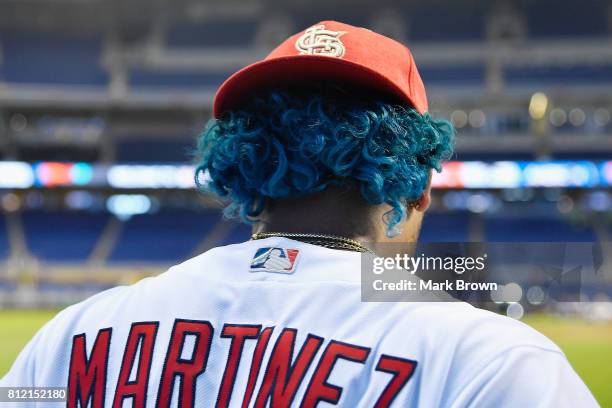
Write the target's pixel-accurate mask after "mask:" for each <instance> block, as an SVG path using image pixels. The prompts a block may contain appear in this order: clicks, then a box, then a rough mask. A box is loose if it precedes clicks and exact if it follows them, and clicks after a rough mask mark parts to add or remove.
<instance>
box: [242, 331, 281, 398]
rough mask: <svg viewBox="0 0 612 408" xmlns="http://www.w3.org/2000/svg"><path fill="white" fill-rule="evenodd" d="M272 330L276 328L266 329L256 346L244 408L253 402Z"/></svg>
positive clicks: (245, 393) (245, 392)
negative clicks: (254, 391)
mask: <svg viewBox="0 0 612 408" xmlns="http://www.w3.org/2000/svg"><path fill="white" fill-rule="evenodd" d="M272 330H274V327H266V328H265V329H263V331H262V332H261V334H260V335H259V339H257V345H256V346H255V351H254V352H253V360H252V362H251V371H249V379H248V381H247V386H246V389H245V391H244V398H243V400H242V408H248V406H249V403H250V402H251V397H252V396H253V390H254V389H255V383H256V382H257V376H258V375H259V368H260V367H261V360H263V356H264V353H265V352H266V347H267V346H268V341H270V335H271V334H272Z"/></svg>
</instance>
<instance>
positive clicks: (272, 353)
mask: <svg viewBox="0 0 612 408" xmlns="http://www.w3.org/2000/svg"><path fill="white" fill-rule="evenodd" d="M452 139H453V129H452V127H451V126H450V124H449V123H448V122H445V121H441V120H434V119H432V118H431V117H430V116H429V115H428V113H427V98H426V95H425V89H424V86H423V83H422V81H421V78H420V76H419V73H418V71H417V67H416V65H415V62H414V59H413V57H412V55H411V53H410V51H409V50H408V49H407V48H406V47H405V46H403V45H401V44H399V43H397V42H395V41H393V40H391V39H389V38H386V37H384V36H382V35H379V34H377V33H374V32H372V31H370V30H367V29H364V28H358V27H353V26H350V25H347V24H342V23H339V22H334V21H324V22H321V23H318V24H316V25H314V26H312V27H310V28H308V29H306V30H305V31H302V32H300V33H298V34H295V35H294V36H292V37H290V38H289V39H287V40H286V41H285V42H283V43H282V44H281V45H280V46H279V47H278V48H276V49H275V50H274V51H272V53H271V54H270V55H269V56H268V57H267V58H265V59H264V60H263V61H260V62H257V63H255V64H253V65H250V66H248V67H246V68H244V69H242V70H240V71H238V72H237V73H235V74H234V75H232V76H231V77H230V78H229V79H228V80H227V81H226V82H225V83H224V84H223V85H222V86H221V87H220V89H219V90H218V92H217V94H216V96H215V100H214V119H213V120H212V121H211V122H210V123H209V124H208V126H207V127H206V129H205V130H204V132H203V134H202V135H201V137H200V140H199V145H198V147H199V149H200V153H201V158H200V160H201V161H200V163H199V166H198V168H197V174H196V179H197V182H198V184H199V185H200V187H202V188H205V189H207V190H209V191H212V192H214V193H216V194H218V195H219V196H221V197H225V198H227V199H228V201H229V203H230V204H229V206H228V207H227V209H226V213H227V215H228V216H238V217H240V218H242V219H243V220H245V221H247V222H252V223H253V225H254V235H253V237H252V239H251V240H249V241H247V242H243V243H240V244H235V245H229V246H224V247H219V248H214V249H211V250H209V251H207V252H205V253H203V254H201V255H199V256H197V257H195V258H193V259H190V260H188V261H186V262H184V263H182V264H180V265H178V266H175V267H173V268H171V269H170V270H169V271H168V272H166V273H163V274H161V275H160V276H157V277H154V278H147V279H144V280H142V281H140V282H138V283H136V284H134V285H132V286H123V287H117V288H114V289H111V290H108V291H105V292H103V293H100V294H98V295H96V296H93V297H91V298H89V299H87V300H85V301H84V302H81V303H79V304H76V305H74V306H71V307H69V308H67V309H66V310H64V311H62V312H61V313H59V314H58V315H57V317H55V318H54V319H53V320H51V321H50V322H49V323H48V324H47V325H45V326H44V327H43V328H42V329H41V330H40V331H39V332H38V334H36V336H35V337H34V338H33V339H32V340H31V341H30V343H29V344H28V345H27V346H26V347H25V349H24V350H23V351H22V353H21V354H20V355H19V357H18V358H17V360H16V361H15V363H14V365H13V367H12V369H11V370H10V371H9V373H8V374H7V375H6V376H5V377H4V378H3V379H2V381H0V385H2V386H13V387H24V386H47V387H48V386H54V387H66V389H67V406H68V407H77V406H83V407H84V406H92V407H102V406H109V407H111V406H112V407H122V406H124V404H125V405H131V406H133V407H145V406H148V407H153V406H156V407H167V406H179V407H191V406H198V407H228V406H232V407H266V406H270V407H289V406H295V407H306V408H310V407H315V406H320V407H323V406H333V405H338V406H343V407H388V406H397V407H406V406H410V407H468V406H470V407H528V406H529V407H531V406H538V407H563V406H568V407H569V406H580V407H590V406H596V405H597V403H596V401H595V400H594V399H593V397H592V395H591V394H590V392H589V390H588V389H587V388H586V386H585V385H584V384H583V382H582V381H581V380H580V378H579V377H578V376H577V375H576V373H575V372H574V370H573V369H572V367H571V366H570V365H569V363H568V361H567V360H566V358H565V356H564V355H563V353H562V352H561V351H560V350H559V348H558V347H557V346H556V345H555V344H553V343H552V342H551V341H550V340H548V339H547V338H546V337H544V336H542V335H541V334H539V333H537V332H536V331H534V330H533V329H531V328H529V327H527V326H526V325H524V324H522V323H520V322H518V321H515V320H511V319H508V318H505V317H502V316H498V315H496V314H494V313H490V312H487V311H484V310H480V309H476V308H474V307H472V306H470V305H468V304H465V303H461V302H380V303H374V302H361V299H360V265H361V259H362V253H364V252H368V251H369V250H370V249H369V248H368V247H367V246H366V245H365V244H364V243H365V242H415V241H416V239H417V237H418V233H419V227H420V223H421V219H422V217H423V213H424V212H425V211H426V210H427V208H428V206H429V202H430V180H431V171H432V170H433V169H435V170H438V171H439V170H440V169H441V163H442V161H443V160H445V159H447V158H448V157H449V156H450V154H451V150H452ZM176 233H180V231H177V232H176ZM22 406H23V405H22Z"/></svg>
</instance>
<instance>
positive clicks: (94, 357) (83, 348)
mask: <svg viewBox="0 0 612 408" xmlns="http://www.w3.org/2000/svg"><path fill="white" fill-rule="evenodd" d="M112 331H113V329H111V328H106V329H102V330H100V331H99V332H98V335H97V336H96V340H95V342H94V346H93V349H92V350H91V355H90V358H89V360H88V359H87V345H86V340H85V333H83V334H78V335H76V336H74V337H73V338H72V351H71V353H70V370H69V372H68V401H67V402H66V406H67V407H68V408H73V407H74V408H76V407H77V406H78V405H79V403H80V406H82V407H86V406H89V402H90V400H91V406H92V408H102V407H103V406H104V396H105V395H104V394H105V392H106V371H107V364H108V352H109V349H110V341H111V334H112Z"/></svg>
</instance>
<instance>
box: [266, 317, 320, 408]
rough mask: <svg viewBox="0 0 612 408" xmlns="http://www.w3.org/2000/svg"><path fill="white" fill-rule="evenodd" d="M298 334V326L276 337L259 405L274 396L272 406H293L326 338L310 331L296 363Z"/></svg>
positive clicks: (285, 330)
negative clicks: (294, 356)
mask: <svg viewBox="0 0 612 408" xmlns="http://www.w3.org/2000/svg"><path fill="white" fill-rule="evenodd" d="M296 334H297V330H296V329H284V330H283V331H282V333H281V334H280V336H279V337H278V340H276V344H275V346H274V349H273V350H272V354H271V356H270V360H269V361H268V367H267V369H266V373H265V375H264V378H263V380H262V383H261V388H260V389H259V394H258V395H257V399H256V400H255V407H256V408H263V407H265V406H266V403H267V401H268V399H270V398H271V402H270V407H271V408H276V407H279V408H280V407H289V406H291V403H292V402H293V398H294V397H295V393H296V392H297V390H298V387H299V386H300V383H301V382H302V379H303V378H304V375H305V374H306V371H307V370H308V367H310V363H312V360H313V359H314V356H315V354H317V351H318V350H319V347H321V344H322V343H323V338H321V337H318V336H314V335H312V334H309V335H308V338H307V339H306V341H305V342H304V344H303V345H302V349H301V350H300V352H299V354H298V356H297V357H296V359H295V363H293V365H292V364H291V360H292V359H293V348H294V346H295V337H296Z"/></svg>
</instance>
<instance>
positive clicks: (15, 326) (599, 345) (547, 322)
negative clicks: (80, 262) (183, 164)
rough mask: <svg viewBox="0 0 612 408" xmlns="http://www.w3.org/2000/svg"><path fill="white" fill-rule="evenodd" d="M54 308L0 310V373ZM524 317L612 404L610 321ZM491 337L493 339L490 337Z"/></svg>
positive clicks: (600, 397)
mask: <svg viewBox="0 0 612 408" xmlns="http://www.w3.org/2000/svg"><path fill="white" fill-rule="evenodd" d="M55 313H56V311H48V310H0V349H1V350H2V352H1V353H0V377H1V376H3V375H4V374H5V373H6V372H7V371H8V369H9V367H10V365H11V363H12V362H13V360H14V359H15V357H16V356H17V354H18V353H19V350H21V348H22V347H23V346H24V345H25V344H26V342H27V341H28V340H29V339H30V338H31V337H32V336H33V335H34V333H35V332H36V331H37V330H38V329H39V328H40V327H41V326H42V325H43V324H44V323H45V322H46V321H47V320H49V319H50V318H51V317H53V315H54V314H55ZM524 321H525V322H526V323H528V324H530V325H531V326H533V327H535V328H536V329H537V330H539V331H541V332H542V333H544V334H545V335H547V336H548V337H549V338H551V339H552V340H553V341H555V342H556V343H557V344H558V345H559V346H560V347H561V349H563V351H564V352H565V354H566V355H567V357H568V359H569V360H570V362H571V363H572V365H573V366H574V368H575V369H576V371H577V372H578V373H579V374H580V376H581V377H582V378H583V380H584V381H585V382H586V384H587V385H588V386H589V388H590V389H591V391H592V392H593V394H595V397H596V398H597V399H598V401H599V403H600V404H601V405H602V406H603V407H612V387H610V384H611V383H612V368H611V367H612V322H606V323H600V322H588V321H584V320H580V319H576V318H562V317H554V316H547V315H532V316H529V317H527V318H525V319H524ZM491 341H494V339H491Z"/></svg>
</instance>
